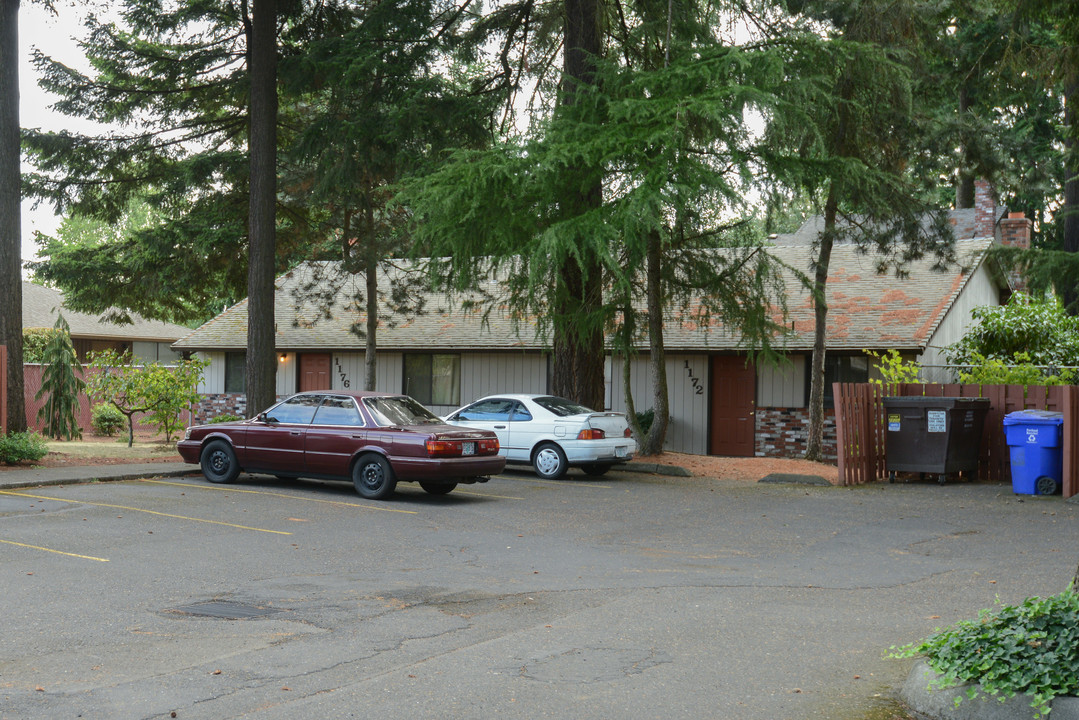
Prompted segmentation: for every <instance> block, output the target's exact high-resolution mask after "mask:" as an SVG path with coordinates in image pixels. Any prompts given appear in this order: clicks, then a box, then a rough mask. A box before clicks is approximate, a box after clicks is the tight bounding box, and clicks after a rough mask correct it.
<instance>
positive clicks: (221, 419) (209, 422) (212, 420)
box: [206, 414, 243, 425]
mask: <svg viewBox="0 0 1079 720" xmlns="http://www.w3.org/2000/svg"><path fill="white" fill-rule="evenodd" d="M235 420H243V418H242V417H240V416H239V415H227V414H226V415H218V416H217V417H212V418H210V419H209V420H207V421H206V424H207V425H213V424H215V423H223V422H233V421H235Z"/></svg>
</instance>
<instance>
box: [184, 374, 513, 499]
mask: <svg viewBox="0 0 1079 720" xmlns="http://www.w3.org/2000/svg"><path fill="white" fill-rule="evenodd" d="M176 447H177V449H178V450H179V451H180V455H181V456H182V457H183V459H184V461H185V462H189V463H199V464H200V465H201V466H202V474H203V475H205V476H206V479H207V480H209V481H210V482H214V483H229V482H233V481H234V480H235V479H236V476H237V475H239V474H240V471H241V470H243V471H247V472H262V473H269V474H271V475H277V476H279V477H311V478H328V479H332V480H349V479H351V480H352V482H353V483H354V484H355V486H356V492H358V493H359V494H360V495H361V496H363V497H365V498H368V499H371V500H379V499H382V498H385V497H387V496H389V495H390V494H391V493H393V491H394V488H395V487H396V486H397V482H398V481H399V480H405V481H415V482H418V483H419V484H420V487H422V488H423V489H424V490H426V491H427V492H429V493H432V494H434V495H444V494H446V493H448V492H450V491H451V490H453V489H454V488H455V487H457V484H458V483H475V482H487V476H488V475H494V474H496V473H499V472H502V468H504V467H505V466H506V459H505V458H504V457H502V456H501V455H499V454H498V437H497V436H496V435H495V434H494V433H493V432H491V431H489V430H472V429H466V428H459V427H453V426H451V425H446V424H444V423H443V422H442V421H441V420H439V419H438V418H437V417H435V415H434V414H432V413H431V411H430V410H428V409H427V408H425V407H424V406H423V405H420V404H419V403H418V402H416V401H415V400H413V399H412V398H410V397H408V396H407V395H391V394H389V393H378V392H357V393H340V392H305V393H300V394H298V395H293V396H292V397H290V398H289V399H287V400H285V401H283V402H279V403H278V404H276V405H274V406H273V407H271V408H270V409H269V410H267V411H266V412H263V413H259V415H258V417H255V418H252V419H250V420H241V421H237V422H223V423H218V424H214V425H196V426H195V427H190V428H188V429H187V433H186V435H185V436H184V439H183V440H181V441H180V442H178V443H177V444H176Z"/></svg>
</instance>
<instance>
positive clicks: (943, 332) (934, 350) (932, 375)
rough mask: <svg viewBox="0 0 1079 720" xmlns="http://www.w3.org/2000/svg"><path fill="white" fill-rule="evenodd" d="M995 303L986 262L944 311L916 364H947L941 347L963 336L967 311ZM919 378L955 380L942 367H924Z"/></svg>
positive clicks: (995, 289)
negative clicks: (946, 310)
mask: <svg viewBox="0 0 1079 720" xmlns="http://www.w3.org/2000/svg"><path fill="white" fill-rule="evenodd" d="M999 304H1000V290H999V286H998V285H997V283H996V282H994V281H993V278H992V277H991V276H990V274H989V269H988V267H987V266H986V263H982V264H981V265H979V266H978V269H977V270H976V271H975V272H974V274H973V275H972V276H971V277H970V279H969V280H968V281H967V283H966V285H965V286H964V287H963V290H962V292H960V293H959V296H958V297H957V298H956V299H955V302H954V303H952V305H951V307H950V308H948V312H947V314H945V316H944V319H943V320H941V322H940V325H938V326H937V329H936V331H935V332H934V333H933V334H932V336H930V338H929V341H928V342H927V343H926V348H925V352H924V353H922V355H921V357H919V358H918V362H920V363H921V364H923V365H944V364H945V363H946V362H947V361H946V360H945V358H944V356H943V351H944V348H946V347H947V346H949V345H951V344H952V343H955V342H958V341H959V340H961V339H962V338H963V336H964V335H966V333H967V330H968V329H969V328H970V326H971V325H972V324H973V321H972V320H971V312H972V311H973V310H974V308H976V307H982V306H986V305H999ZM922 377H923V379H924V380H925V381H926V382H928V383H950V382H954V381H955V379H956V378H955V377H954V376H953V374H952V371H950V370H946V369H944V368H925V369H924V370H923V372H922Z"/></svg>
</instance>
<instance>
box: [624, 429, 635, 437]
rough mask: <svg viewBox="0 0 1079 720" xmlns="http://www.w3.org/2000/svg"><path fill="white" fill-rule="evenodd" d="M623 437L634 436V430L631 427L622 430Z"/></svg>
mask: <svg viewBox="0 0 1079 720" xmlns="http://www.w3.org/2000/svg"><path fill="white" fill-rule="evenodd" d="M622 437H633V431H632V430H630V429H629V428H626V429H625V430H623V431H622Z"/></svg>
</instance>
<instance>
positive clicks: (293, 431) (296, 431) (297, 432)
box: [288, 430, 303, 435]
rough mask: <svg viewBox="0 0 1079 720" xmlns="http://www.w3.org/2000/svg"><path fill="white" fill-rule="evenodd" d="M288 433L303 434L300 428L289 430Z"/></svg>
mask: <svg viewBox="0 0 1079 720" xmlns="http://www.w3.org/2000/svg"><path fill="white" fill-rule="evenodd" d="M288 434H289V435H303V431H302V430H289V431H288Z"/></svg>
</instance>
